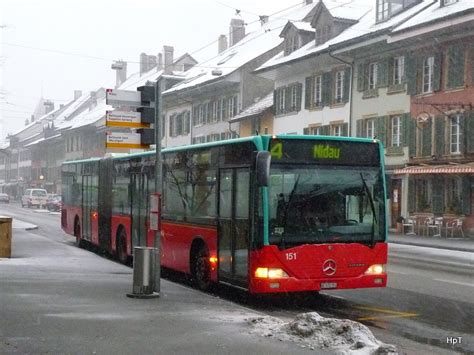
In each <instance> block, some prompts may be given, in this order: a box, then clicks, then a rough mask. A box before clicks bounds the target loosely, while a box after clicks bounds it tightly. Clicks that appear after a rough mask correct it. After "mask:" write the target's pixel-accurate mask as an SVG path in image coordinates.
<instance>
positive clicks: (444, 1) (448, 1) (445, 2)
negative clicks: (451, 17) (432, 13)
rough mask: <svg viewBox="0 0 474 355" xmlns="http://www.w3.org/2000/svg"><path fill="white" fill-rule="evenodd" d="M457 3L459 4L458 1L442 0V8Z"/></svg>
mask: <svg viewBox="0 0 474 355" xmlns="http://www.w3.org/2000/svg"><path fill="white" fill-rule="evenodd" d="M455 2H458V0H441V7H443V6H448V5H451V4H454V3H455Z"/></svg>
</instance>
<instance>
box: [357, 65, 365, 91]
mask: <svg viewBox="0 0 474 355" xmlns="http://www.w3.org/2000/svg"><path fill="white" fill-rule="evenodd" d="M364 79H365V71H364V64H359V65H358V66H357V91H359V92H362V91H364V88H365V85H364V81H365V80H364Z"/></svg>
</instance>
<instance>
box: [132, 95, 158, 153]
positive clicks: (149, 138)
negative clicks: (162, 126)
mask: <svg viewBox="0 0 474 355" xmlns="http://www.w3.org/2000/svg"><path fill="white" fill-rule="evenodd" d="M137 91H139V92H140V93H141V103H142V105H143V106H140V107H137V112H140V114H141V122H142V123H148V124H154V123H155V107H154V103H155V87H154V86H140V87H138V88H137ZM155 128H156V127H155ZM137 133H139V134H140V135H141V144H142V145H150V144H155V129H154V128H140V129H137Z"/></svg>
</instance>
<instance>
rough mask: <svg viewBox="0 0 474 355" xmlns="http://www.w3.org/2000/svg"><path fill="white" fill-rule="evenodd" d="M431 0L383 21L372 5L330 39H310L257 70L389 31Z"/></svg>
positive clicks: (425, 0)
mask: <svg viewBox="0 0 474 355" xmlns="http://www.w3.org/2000/svg"><path fill="white" fill-rule="evenodd" d="M359 1H360V3H361V4H362V3H365V4H367V1H369V0H358V1H357V2H358V3H359ZM432 1H433V0H423V1H422V2H421V3H419V4H417V5H415V6H413V7H412V8H410V9H408V10H405V11H403V12H401V13H400V14H398V15H395V16H393V17H392V18H390V19H388V20H387V21H384V22H379V23H377V22H376V16H375V15H376V14H375V11H376V8H375V6H372V8H371V9H370V11H368V12H366V13H365V15H364V16H362V17H361V18H360V19H359V21H358V22H357V23H355V24H353V25H352V26H350V27H348V28H347V29H346V30H345V31H343V32H341V33H340V34H339V35H338V36H336V37H334V38H332V39H330V40H329V41H327V42H326V43H323V44H321V45H318V46H316V42H315V41H311V42H309V43H307V44H306V45H305V46H303V47H301V48H299V49H298V50H296V51H294V52H293V53H291V54H289V55H287V56H284V53H283V52H281V53H279V54H277V55H276V56H275V57H273V58H271V59H270V60H268V61H267V62H266V63H264V64H263V65H262V66H260V67H259V68H257V71H260V70H262V71H263V70H268V69H270V68H272V67H275V66H278V65H281V64H285V63H288V62H291V61H295V60H298V59H303V58H305V57H308V56H311V55H314V54H317V53H320V52H324V51H326V50H328V49H329V47H334V48H336V47H340V46H342V45H347V44H349V43H352V42H353V41H363V40H365V39H366V38H367V37H372V36H375V35H377V34H382V33H384V32H385V31H390V30H391V29H392V28H394V27H395V26H397V25H399V24H401V23H403V22H404V21H406V20H407V19H410V18H411V17H412V16H414V15H416V14H417V13H418V12H420V11H421V10H423V9H424V8H426V7H427V6H429V5H430V4H431V3H432ZM370 3H372V5H375V2H374V1H372V0H370Z"/></svg>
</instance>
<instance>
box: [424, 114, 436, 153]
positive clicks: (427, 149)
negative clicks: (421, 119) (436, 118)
mask: <svg viewBox="0 0 474 355" xmlns="http://www.w3.org/2000/svg"><path fill="white" fill-rule="evenodd" d="M432 124H433V121H432V119H431V118H430V119H429V121H428V124H427V126H426V127H424V128H423V132H422V136H423V146H422V147H421V155H422V156H425V157H426V156H431V126H432Z"/></svg>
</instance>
